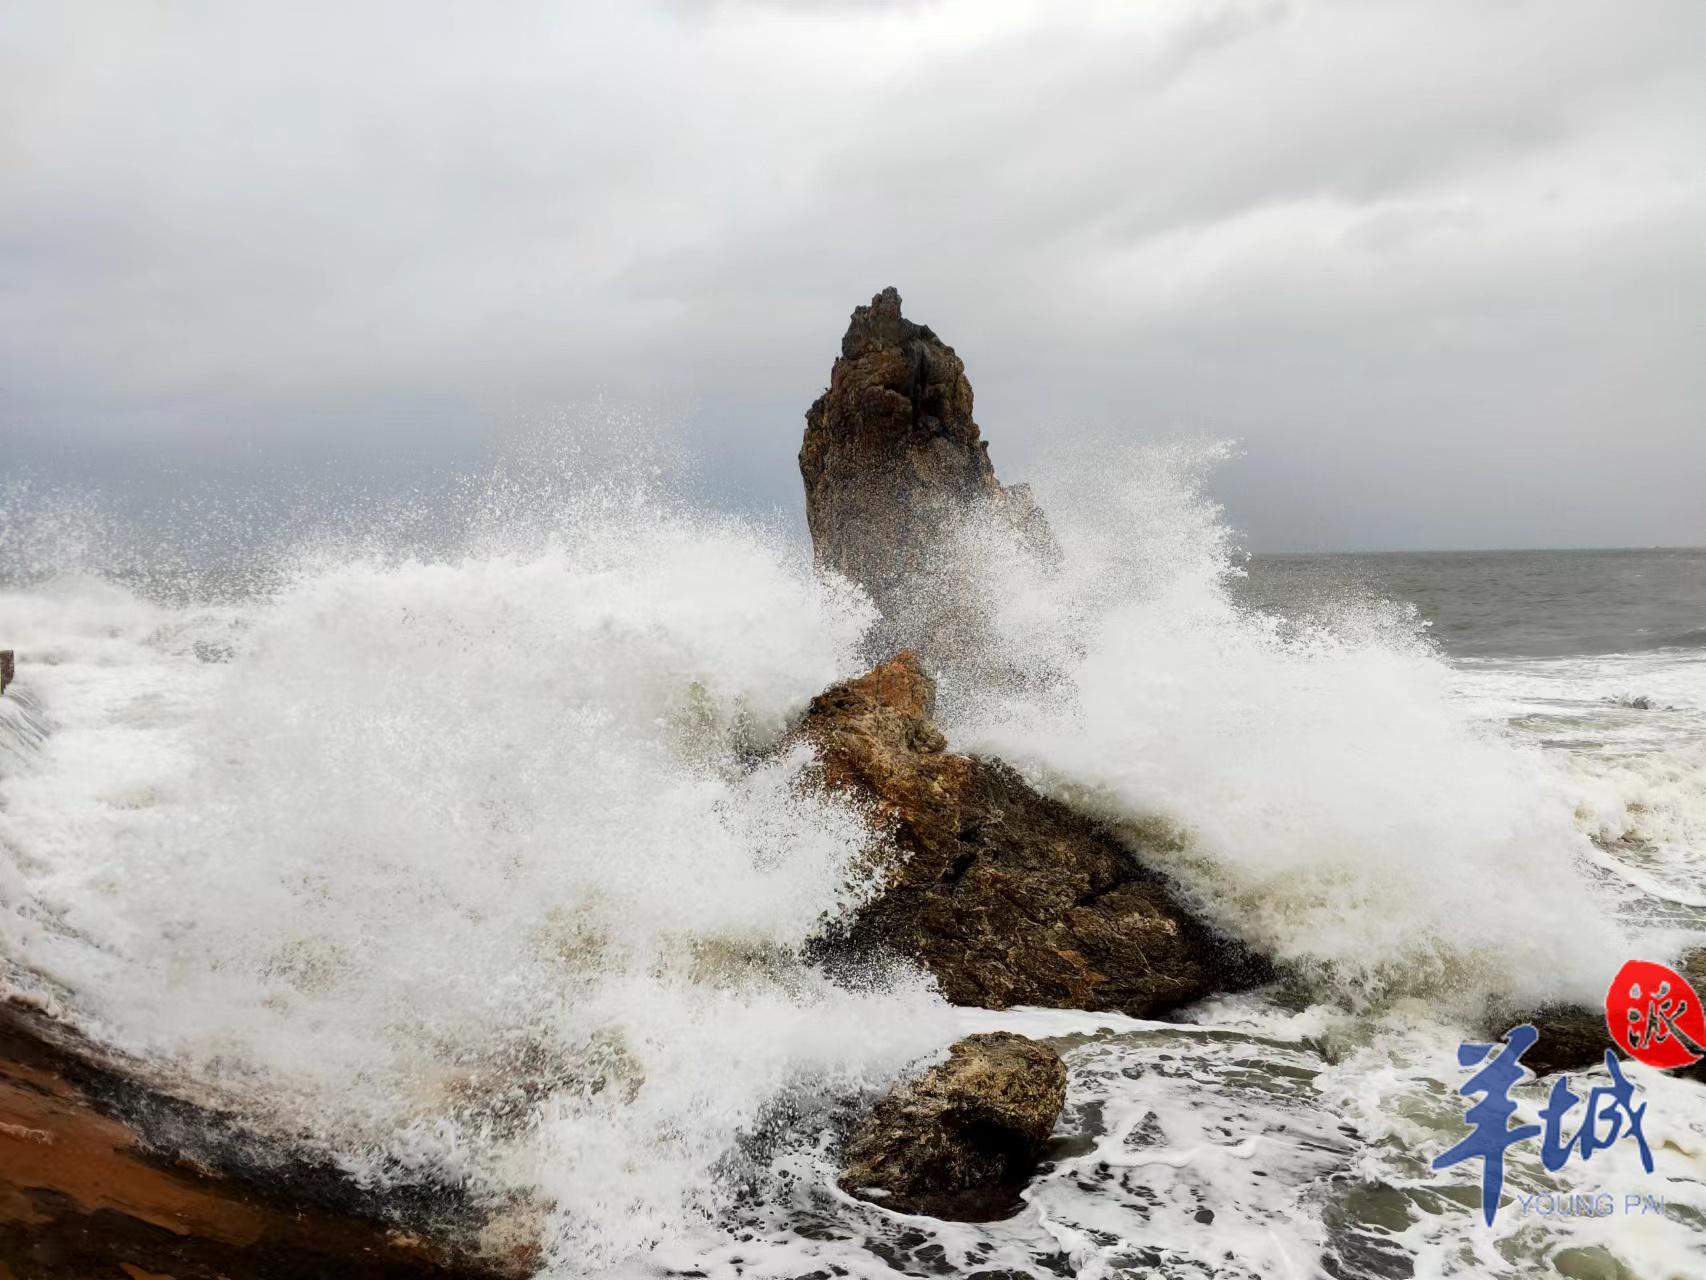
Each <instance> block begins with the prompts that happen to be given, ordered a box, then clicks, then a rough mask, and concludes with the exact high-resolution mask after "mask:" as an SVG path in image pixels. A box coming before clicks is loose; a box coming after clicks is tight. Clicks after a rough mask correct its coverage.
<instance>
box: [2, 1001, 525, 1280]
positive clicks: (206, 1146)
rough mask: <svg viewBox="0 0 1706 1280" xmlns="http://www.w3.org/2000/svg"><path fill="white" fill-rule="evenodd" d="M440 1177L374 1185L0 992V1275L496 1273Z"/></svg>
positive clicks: (72, 1278) (505, 1262)
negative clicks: (152, 1077) (197, 1098)
mask: <svg viewBox="0 0 1706 1280" xmlns="http://www.w3.org/2000/svg"><path fill="white" fill-rule="evenodd" d="M480 1226H481V1223H480V1220H479V1217H478V1215H477V1214H476V1213H475V1211H474V1210H472V1209H471V1208H470V1207H469V1206H468V1205H466V1204H465V1203H464V1202H463V1201H462V1200H461V1198H460V1197H459V1196H458V1195H457V1194H456V1193H454V1192H451V1191H429V1190H426V1189H417V1190H415V1191H413V1192H389V1193H379V1192H375V1191H372V1190H368V1189H364V1188H362V1187H361V1186H359V1185H358V1184H357V1183H356V1182H355V1181H354V1180H353V1179H351V1178H350V1177H349V1176H348V1175H347V1174H345V1173H343V1172H342V1171H341V1170H339V1169H337V1168H336V1167H334V1166H333V1165H332V1164H330V1163H329V1162H327V1161H324V1160H315V1159H313V1158H311V1157H308V1156H306V1155H303V1154H301V1153H296V1152H292V1151H289V1150H286V1149H284V1148H283V1147H282V1146H281V1145H278V1144H275V1143H271V1142H269V1141H267V1140H265V1139H262V1138H260V1137H258V1136H256V1135H255V1134H253V1133H252V1132H250V1131H248V1130H246V1129H245V1128H244V1126H243V1125H242V1124H241V1123H240V1122H238V1121H237V1120H235V1119H234V1118H233V1117H229V1116H226V1115H223V1114H221V1113H218V1112H214V1111H210V1110H208V1109H206V1108H203V1107H200V1106H198V1105H196V1104H194V1103H191V1102H189V1101H186V1100H185V1099H183V1098H180V1097H177V1096H175V1095H174V1094H172V1093H171V1092H169V1091H167V1090H165V1089H162V1088H160V1087H157V1086H154V1085H150V1084H148V1083H145V1082H144V1079H143V1068H142V1065H141V1064H138V1063H134V1062H130V1061H129V1060H127V1059H123V1058H121V1057H119V1056H117V1055H114V1054H111V1053H109V1052H107V1051H104V1050H101V1049H100V1048H98V1047H97V1046H95V1045H93V1044H91V1043H90V1042H88V1041H87V1040H85V1039H83V1038H82V1037H80V1036H79V1035H77V1034H76V1033H75V1032H74V1031H72V1030H70V1029H69V1028H67V1027H66V1026H64V1025H63V1024H62V1023H60V1022H58V1021H57V1020H56V1019H54V1018H51V1017H49V1016H47V1015H46V1014H45V1013H43V1012H42V1011H41V1010H40V1009H38V1008H35V1007H32V1006H30V1005H27V1004H22V1003H18V1002H17V1001H6V1000H4V999H0V1276H4V1277H7V1278H8V1280H89V1277H94V1276H113V1277H123V1276H131V1277H143V1276H171V1277H175V1278H176V1280H214V1278H215V1277H228V1276H241V1277H244V1278H245V1280H298V1278H299V1277H303V1276H317V1277H325V1278H327V1280H331V1278H333V1277H364V1278H372V1280H379V1278H381V1277H397V1278H398V1280H402V1278H403V1277H412V1278H415V1280H428V1278H430V1280H476V1278H479V1280H496V1278H498V1277H505V1276H510V1277H519V1276H521V1275H525V1274H527V1273H528V1271H529V1270H530V1269H531V1267H530V1265H529V1263H530V1261H531V1260H530V1259H529V1258H528V1257H527V1256H526V1255H525V1253H516V1254H513V1255H511V1256H508V1257H506V1258H502V1259H491V1258H487V1257H483V1256H477V1255H476V1254H475V1253H474V1251H473V1250H472V1249H471V1248H470V1247H469V1246H470V1242H471V1241H473V1240H474V1239H475V1238H476V1236H477V1234H478V1231H479V1228H480Z"/></svg>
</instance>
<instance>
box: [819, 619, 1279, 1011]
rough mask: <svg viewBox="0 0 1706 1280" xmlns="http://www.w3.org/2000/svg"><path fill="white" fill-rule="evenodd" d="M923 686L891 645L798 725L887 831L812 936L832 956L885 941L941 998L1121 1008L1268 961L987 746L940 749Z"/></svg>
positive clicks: (1218, 986) (1253, 974) (1163, 1005)
mask: <svg viewBox="0 0 1706 1280" xmlns="http://www.w3.org/2000/svg"><path fill="white" fill-rule="evenodd" d="M934 695H935V686H934V684H933V682H932V681H931V680H930V678H929V677H928V676H927V675H925V673H924V671H923V670H922V668H921V667H920V665H919V661H918V659H917V657H916V656H915V655H913V654H911V653H902V654H900V655H899V656H898V657H896V658H895V659H893V660H892V661H890V662H887V663H884V664H882V665H881V666H879V667H877V668H876V669H875V670H873V671H871V672H869V673H868V674H866V675H864V676H861V677H859V678H858V679H856V680H850V681H847V682H846V683H844V684H839V685H836V686H834V687H833V688H830V689H829V690H827V691H825V692H824V693H822V694H820V695H819V696H818V697H817V698H816V699H814V700H813V702H812V704H811V708H810V710H809V711H808V712H807V714H806V717H805V720H804V722H803V723H802V725H801V727H800V730H799V733H800V735H801V736H803V737H804V738H805V739H806V740H808V741H809V742H811V743H812V744H813V745H814V746H815V747H816V749H817V751H818V755H819V761H820V766H819V767H820V769H821V773H822V781H823V783H824V784H825V785H826V786H828V787H830V788H832V789H835V790H840V791H845V792H851V793H853V794H855V795H857V796H860V797H863V798H866V799H868V800H869V801H870V803H871V806H872V810H871V816H872V820H873V822H874V823H875V824H877V825H878V826H879V827H880V828H881V829H882V830H884V832H885V833H886V834H887V835H888V836H889V837H891V839H890V840H889V841H888V842H885V843H884V844H883V845H882V846H880V848H879V849H878V852H877V854H876V855H875V856H877V857H879V858H881V859H883V865H882V866H881V868H880V874H881V875H882V877H883V887H882V889H881V891H880V892H879V893H878V895H877V896H876V898H875V899H874V900H873V901H871V902H870V903H869V904H868V905H866V906H865V907H864V908H862V909H861V910H860V911H859V912H858V913H857V914H856V915H855V917H854V918H853V920H852V922H851V923H850V924H848V925H845V926H843V927H842V928H841V929H840V930H839V931H838V932H837V934H836V936H835V937H834V938H832V939H830V940H829V941H828V942H826V943H825V946H824V949H825V952H826V955H827V957H828V958H829V959H830V960H831V962H832V963H833V962H837V961H839V962H843V963H846V964H847V965H848V967H850V968H851V967H856V966H857V965H858V964H859V963H861V962H863V961H865V960H867V959H869V958H872V957H874V956H880V955H881V954H884V953H898V954H900V955H902V956H905V957H907V958H910V959H912V960H914V961H917V962H918V963H921V964H922V965H924V966H925V967H926V968H927V969H929V971H930V972H931V973H932V974H933V975H935V978H936V980H937V983H938V984H939V985H940V987H941V990H942V992H943V994H944V995H945V996H946V997H947V998H948V999H949V1000H951V1001H953V1002H954V1003H956V1004H964V1005H979V1006H983V1007H985V1008H994V1009H1000V1008H1007V1007H1009V1006H1011V1005H1021V1004H1031V1005H1045V1006H1050V1007H1055V1008H1074V1009H1092V1010H1101V1009H1107V1010H1117V1011H1119V1012H1121V1013H1127V1014H1131V1015H1133V1016H1136V1017H1142V1016H1146V1015H1149V1014H1153V1013H1156V1012H1158V1011H1160V1010H1164V1009H1168V1008H1171V1007H1173V1006H1176V1005H1180V1004H1184V1003H1186V1002H1187V1001H1191V1000H1195V999H1198V998H1200V997H1202V996H1205V995H1208V994H1210V993H1212V992H1216V991H1226V990H1234V989H1238V988H1240V987H1244V986H1249V985H1253V984H1254V983H1255V982H1258V981H1262V980H1264V979H1265V978H1266V977H1267V976H1268V973H1267V970H1266V967H1265V966H1264V965H1263V964H1262V963H1261V962H1259V961H1257V960H1255V959H1254V958H1252V957H1251V956H1250V955H1249V954H1248V953H1247V952H1245V951H1244V950H1243V949H1242V948H1240V947H1239V946H1237V945H1236V944H1234V943H1232V942H1230V941H1228V940H1226V939H1224V938H1222V937H1220V936H1218V935H1216V934H1215V933H1213V932H1211V931H1210V930H1209V929H1208V928H1206V927H1205V926H1203V925H1202V924H1200V923H1198V922H1197V921H1196V920H1195V919H1194V918H1193V917H1192V916H1191V915H1190V913H1189V912H1187V911H1186V910H1185V909H1184V908H1183V907H1182V906H1181V905H1180V904H1179V903H1178V902H1176V901H1175V900H1174V898H1173V897H1172V895H1171V894H1170V893H1169V891H1168V889H1167V886H1166V885H1165V884H1164V883H1163V881H1162V880H1161V879H1160V878H1159V877H1158V876H1156V875H1155V874H1153V873H1151V872H1149V871H1146V870H1145V869H1143V868H1142V867H1140V866H1139V865H1138V864H1137V863H1136V862H1135V861H1134V860H1133V858H1132V857H1131V855H1130V853H1129V851H1128V850H1127V848H1126V847H1125V845H1124V844H1122V842H1121V841H1120V840H1119V838H1118V837H1117V836H1115V835H1114V834H1113V833H1112V832H1111V831H1109V830H1108V829H1107V828H1105V827H1103V826H1101V825H1099V824H1097V823H1096V822H1093V821H1092V820H1090V819H1089V818H1086V817H1084V816H1083V815H1082V814H1079V813H1076V812H1074V811H1073V810H1071V809H1069V808H1067V806H1065V805H1064V804H1061V803H1059V802H1058V801H1056V800H1053V799H1050V798H1049V797H1047V796H1044V795H1041V794H1039V793H1038V792H1037V791H1035V790H1034V789H1032V788H1031V787H1030V786H1029V785H1027V784H1026V783H1025V781H1024V780H1023V779H1022V778H1020V777H1019V775H1018V774H1017V773H1015V772H1014V771H1013V770H1012V769H1011V768H1009V767H1008V766H1006V765H1004V764H1002V763H1000V762H999V761H995V760H983V759H978V758H976V757H973V756H966V755H958V754H955V753H953V752H950V751H948V750H947V749H946V746H947V744H946V742H945V740H944V739H943V737H942V733H941V731H940V730H939V729H938V728H937V727H936V725H935V724H934V723H933V722H932V721H931V719H930V715H931V709H932V704H933V701H934Z"/></svg>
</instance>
